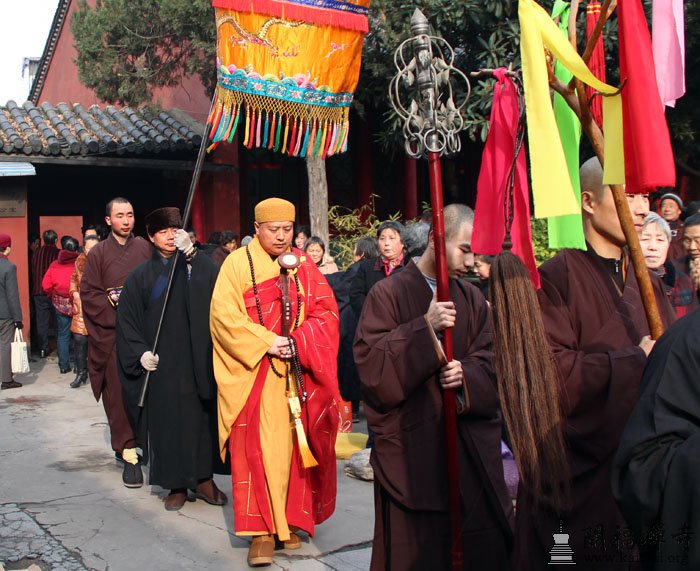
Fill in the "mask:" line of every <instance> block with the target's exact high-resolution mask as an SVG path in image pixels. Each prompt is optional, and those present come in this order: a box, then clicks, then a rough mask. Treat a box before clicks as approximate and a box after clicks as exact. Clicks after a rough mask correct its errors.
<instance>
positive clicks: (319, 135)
mask: <svg viewBox="0 0 700 571" xmlns="http://www.w3.org/2000/svg"><path fill="white" fill-rule="evenodd" d="M348 113H349V108H348V107H317V106H309V105H302V104H297V103H293V102H290V101H285V100H277V99H271V98H268V97H260V96H256V95H251V94H248V93H242V92H240V91H230V90H227V89H224V88H222V87H220V86H219V87H218V88H217V90H216V97H215V100H214V105H213V107H212V111H211V115H210V116H209V121H208V122H209V123H210V124H211V131H210V133H211V135H210V139H211V141H212V143H213V144H212V146H211V147H210V149H212V148H215V147H216V145H217V144H218V143H220V142H228V143H230V142H231V141H233V138H234V136H235V134H236V131H237V130H238V128H239V126H240V128H241V137H242V139H243V146H245V147H246V148H248V149H252V148H259V149H269V150H271V151H274V152H279V153H283V154H286V155H289V156H291V157H307V156H314V157H322V158H324V159H325V158H326V157H329V156H332V155H336V154H338V153H343V152H345V151H346V150H347V145H348V132H349V121H348Z"/></svg>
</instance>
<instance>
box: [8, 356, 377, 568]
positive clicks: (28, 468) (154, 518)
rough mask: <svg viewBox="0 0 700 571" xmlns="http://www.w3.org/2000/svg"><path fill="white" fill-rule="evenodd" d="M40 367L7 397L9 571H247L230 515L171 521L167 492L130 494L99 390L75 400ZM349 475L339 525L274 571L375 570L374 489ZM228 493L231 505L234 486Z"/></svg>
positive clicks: (76, 392) (342, 483)
mask: <svg viewBox="0 0 700 571" xmlns="http://www.w3.org/2000/svg"><path fill="white" fill-rule="evenodd" d="M31 365H32V373H30V374H28V375H18V376H17V380H19V381H21V382H23V383H25V385H24V387H22V388H20V389H12V390H5V391H2V392H0V467H1V472H0V473H1V476H0V569H2V567H3V565H4V568H5V569H8V570H10V569H27V568H28V567H29V566H30V565H31V564H35V565H38V567H39V568H40V569H42V570H44V571H47V570H53V571H77V570H81V571H82V570H86V569H91V570H92V569H94V570H99V571H106V570H109V571H131V570H134V571H135V570H148V571H160V570H163V571H165V570H168V571H172V570H177V569H187V570H197V571H208V570H212V571H214V570H216V571H220V570H222V569H234V570H237V569H246V568H247V564H246V554H247V548H248V543H247V541H245V540H243V539H240V538H237V537H236V536H235V535H233V513H232V510H231V506H230V505H228V506H224V507H223V508H221V507H214V506H210V505H207V504H206V503H204V502H202V501H196V502H188V503H187V504H186V505H185V507H184V508H183V509H182V510H181V511H180V512H176V513H173V512H166V511H165V510H164V509H163V502H162V497H163V496H164V495H165V492H164V491H163V490H162V489H160V488H158V487H155V486H154V487H151V486H148V485H146V486H144V487H143V488H140V489H137V490H129V489H127V488H125V487H124V486H123V485H122V483H121V467H120V465H118V464H117V463H116V462H115V460H114V456H113V454H112V452H111V449H110V447H109V433H108V428H107V424H106V419H105V416H104V411H103V409H102V405H101V404H99V403H96V402H95V400H94V398H93V396H92V392H91V391H90V389H89V388H88V387H82V388H80V389H70V388H69V387H68V383H69V382H70V381H71V380H72V378H73V375H59V373H58V366H57V365H56V364H55V363H53V362H46V361H40V362H34V363H31ZM356 426H357V425H356ZM360 426H361V425H360ZM343 464H344V463H343V462H341V461H339V462H338V500H337V508H336V512H335V514H334V515H333V517H332V518H331V519H330V520H329V521H327V522H326V523H324V524H323V525H321V526H319V527H318V528H317V533H316V537H314V538H313V539H308V538H304V544H303V546H302V548H301V549H300V550H298V551H291V552H285V551H279V552H278V554H277V556H276V560H275V564H274V565H273V566H272V569H289V570H291V571H315V570H326V569H336V570H338V571H355V570H364V569H367V568H368V567H369V556H370V547H369V546H370V539H371V536H372V526H373V519H374V516H373V509H372V486H371V484H369V483H367V482H361V481H357V480H353V479H351V478H348V477H346V476H344V475H343V470H342V467H343ZM146 477H147V476H146ZM216 482H217V485H218V486H219V487H220V488H221V489H222V490H224V491H225V492H226V493H227V495H229V497H230V490H231V482H230V477H228V476H217V477H216Z"/></svg>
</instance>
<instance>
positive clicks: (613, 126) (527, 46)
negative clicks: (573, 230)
mask: <svg viewBox="0 0 700 571" xmlns="http://www.w3.org/2000/svg"><path fill="white" fill-rule="evenodd" d="M518 17H519V19H520V54H521V59H522V69H523V86H524V90H525V108H526V112H527V132H528V146H529V149H530V168H531V174H532V193H533V197H534V202H535V216H536V217H537V218H546V217H549V216H562V215H565V214H575V213H578V212H579V211H580V207H579V203H578V201H577V198H576V196H575V194H574V189H573V186H572V184H571V179H570V178H569V172H568V170H567V166H566V157H565V155H564V150H563V148H562V143H561V139H560V138H559V132H558V130H557V124H556V121H555V118H554V110H553V108H552V101H551V97H550V92H549V76H548V72H547V62H546V60H545V56H544V54H545V47H546V48H547V49H548V50H549V51H550V52H551V53H552V54H553V55H554V57H556V58H557V60H558V61H559V62H560V63H561V64H562V65H564V66H565V67H566V68H567V69H568V70H569V71H570V72H571V73H573V74H574V75H575V76H576V77H577V78H579V79H580V80H581V81H583V82H584V83H586V84H588V85H590V86H591V87H593V88H594V89H596V90H598V91H600V92H601V93H604V94H609V95H610V96H609V97H604V98H603V130H604V133H605V135H606V136H605V172H604V175H603V180H604V181H605V183H606V184H624V182H625V162H624V161H625V159H624V152H623V144H622V105H621V97H620V95H619V94H615V93H616V92H617V88H615V87H612V86H611V85H608V84H606V83H603V82H602V81H600V80H599V79H598V78H596V77H595V76H594V75H593V74H592V73H591V71H590V70H589V69H588V67H587V66H586V64H585V63H584V61H583V60H582V59H581V57H580V56H579V55H578V54H577V53H576V50H575V49H574V48H573V47H572V45H571V44H570V43H569V41H568V40H567V38H565V37H564V36H563V35H562V33H561V32H560V31H559V29H558V28H557V25H556V24H555V23H554V22H553V21H552V19H551V18H550V17H549V15H548V14H547V12H545V11H544V9H543V8H542V7H541V6H539V5H538V4H537V3H536V2H534V0H520V2H519V6H518ZM613 94H615V95H613Z"/></svg>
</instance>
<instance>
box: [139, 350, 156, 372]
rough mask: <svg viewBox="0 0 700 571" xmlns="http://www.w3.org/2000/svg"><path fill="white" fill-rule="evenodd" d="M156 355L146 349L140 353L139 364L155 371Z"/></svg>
mask: <svg viewBox="0 0 700 571" xmlns="http://www.w3.org/2000/svg"><path fill="white" fill-rule="evenodd" d="M159 359H160V358H159V357H158V355H154V354H153V353H151V352H150V351H146V352H145V353H144V354H143V355H141V366H142V367H143V368H144V369H146V370H147V371H155V370H156V369H157V368H158V360H159Z"/></svg>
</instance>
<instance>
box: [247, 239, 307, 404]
mask: <svg viewBox="0 0 700 571" xmlns="http://www.w3.org/2000/svg"><path fill="white" fill-rule="evenodd" d="M245 253H246V255H247V256H248V265H249V266H250V277H251V279H252V281H253V294H254V295H255V307H256V309H257V310H258V320H259V321H260V325H262V326H263V327H265V321H264V320H263V314H262V308H261V307H260V297H259V295H258V284H257V282H256V281H255V267H254V266H253V257H252V256H251V255H250V250H249V249H248V246H246V247H245ZM294 287H296V290H297V314H296V317H295V318H294V327H292V330H294V329H297V328H298V327H299V316H300V315H301V294H300V293H299V292H300V290H301V288H300V287H299V276H297V274H296V273H295V274H294ZM288 339H289V342H290V344H291V345H292V347H293V350H292V355H293V357H292V365H293V367H294V369H295V373H296V375H298V377H299V378H302V377H301V364H300V363H299V357H298V353H297V350H296V341H295V340H294V338H293V337H292V336H291V335H290V336H289V337H288ZM267 360H268V361H269V362H270V368H271V369H272V372H273V373H274V374H275V375H277V376H278V377H279V378H280V379H282V378H284V374H282V373H280V372H279V371H278V370H277V368H276V367H275V363H274V362H273V360H272V355H270V354H269V353H267ZM301 389H302V391H301V392H302V394H303V395H304V399H303V400H306V391H305V390H304V387H303V385H302V386H301Z"/></svg>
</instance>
